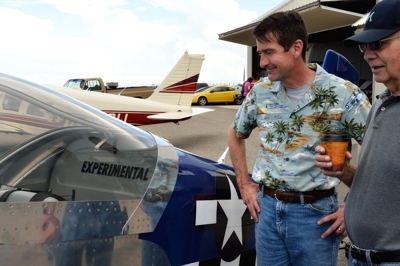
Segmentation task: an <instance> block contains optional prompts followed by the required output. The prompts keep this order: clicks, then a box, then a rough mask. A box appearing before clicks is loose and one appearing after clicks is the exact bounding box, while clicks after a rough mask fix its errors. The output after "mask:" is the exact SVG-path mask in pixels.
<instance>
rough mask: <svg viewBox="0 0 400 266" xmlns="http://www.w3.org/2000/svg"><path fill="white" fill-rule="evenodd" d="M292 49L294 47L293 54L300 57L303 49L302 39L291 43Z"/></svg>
mask: <svg viewBox="0 0 400 266" xmlns="http://www.w3.org/2000/svg"><path fill="white" fill-rule="evenodd" d="M292 47H293V49H294V55H295V57H296V58H297V57H299V56H300V57H301V52H302V51H303V41H302V40H300V39H298V40H296V41H295V42H294V43H293V45H292Z"/></svg>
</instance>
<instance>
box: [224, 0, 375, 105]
mask: <svg viewBox="0 0 400 266" xmlns="http://www.w3.org/2000/svg"><path fill="white" fill-rule="evenodd" d="M376 1H378V2H379V0H343V1H329V0H287V1H285V2H283V3H281V4H280V5H278V6H276V7H275V8H274V9H272V10H269V11H267V12H266V13H264V14H263V15H261V16H260V17H258V18H257V19H255V20H254V21H252V22H250V23H249V24H247V25H244V26H242V27H240V28H236V29H232V30H230V31H227V32H224V33H221V34H219V39H220V40H223V41H228V42H233V43H237V44H242V45H246V46H247V47H248V48H247V51H248V52H247V65H248V68H247V73H246V76H248V77H250V76H251V77H257V78H258V77H263V76H266V72H265V69H262V68H260V66H259V56H258V54H257V52H256V42H255V40H254V38H253V36H252V31H253V29H254V27H255V26H256V25H257V24H258V23H259V22H260V21H261V20H262V19H263V18H264V17H266V16H268V15H270V14H272V13H275V12H279V11H288V10H296V11H298V12H299V13H300V14H301V16H302V17H303V19H304V21H305V23H306V27H307V30H308V33H309V39H308V41H309V45H308V49H307V55H306V59H307V62H310V63H311V62H316V63H319V64H320V65H321V64H322V62H323V59H324V56H325V52H326V50H328V49H332V50H335V51H336V52H338V53H340V54H342V55H343V56H345V57H346V58H347V59H348V60H349V61H350V62H351V63H352V64H353V65H354V67H355V68H356V69H357V71H358V72H359V74H360V82H359V86H360V88H361V89H362V90H363V91H364V92H365V93H366V94H367V95H368V96H369V97H370V99H372V97H371V96H372V95H375V94H376V93H377V92H379V91H381V90H382V89H383V86H382V85H381V84H376V83H374V82H373V79H372V73H371V70H370V68H369V66H368V64H367V63H366V62H365V61H364V59H363V54H362V53H360V51H359V50H358V47H351V48H348V47H344V46H343V45H342V41H343V40H344V39H345V38H347V37H350V36H352V35H353V34H354V33H355V32H356V31H359V30H362V28H363V24H364V21H365V17H366V16H367V15H368V12H369V11H370V10H371V9H372V8H373V7H374V6H375V4H376ZM373 88H374V89H373Z"/></svg>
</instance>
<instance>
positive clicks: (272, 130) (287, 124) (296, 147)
mask: <svg viewBox="0 0 400 266" xmlns="http://www.w3.org/2000/svg"><path fill="white" fill-rule="evenodd" d="M253 35H254V37H255V39H256V42H257V51H258V53H259V54H260V66H261V67H262V68H264V69H266V71H267V74H268V77H265V78H261V79H260V80H259V82H257V84H256V85H255V86H254V87H253V89H252V90H251V91H250V93H249V95H248V96H247V97H246V99H245V101H244V102H243V104H242V106H241V107H240V109H239V110H238V112H237V114H236V117H235V120H234V122H233V125H232V126H231V127H230V129H229V133H228V140H229V148H230V155H231V159H232V163H233V166H234V168H235V172H236V176H237V183H238V186H239V189H240V192H241V196H242V199H243V201H244V203H245V204H246V205H247V207H248V209H249V211H250V213H251V215H252V217H253V219H254V220H255V221H256V226H255V230H256V231H255V233H256V252H257V263H258V265H274V266H279V265H282V266H287V265H299V266H303V265H318V266H323V265H330V266H336V265H337V257H338V249H339V244H340V236H341V234H342V232H340V231H338V230H332V228H335V229H336V228H340V227H341V226H342V228H343V227H344V225H343V210H342V209H339V205H338V202H337V196H336V195H337V194H336V192H335V186H336V185H337V184H338V183H339V182H340V181H339V180H338V179H337V178H332V177H329V176H325V175H323V174H322V172H321V169H320V168H318V167H316V166H315V159H314V155H315V151H314V148H315V147H316V146H317V145H318V144H319V143H320V137H321V136H322V135H323V134H326V133H333V134H334V133H347V134H349V135H350V136H351V137H352V138H354V139H356V140H357V141H358V142H359V143H361V140H362V133H363V129H364V125H365V121H366V118H367V115H368V112H369V108H370V103H369V100H368V98H367V97H366V95H365V94H364V93H363V92H362V91H361V90H360V89H359V88H358V87H357V86H356V85H354V84H353V83H351V82H349V81H345V80H343V79H341V78H339V77H336V76H334V75H332V74H328V73H327V72H326V71H325V70H324V69H322V68H321V67H320V66H319V65H317V64H310V65H307V64H306V63H305V54H306V48H307V39H308V35H307V30H306V27H305V24H304V21H303V20H302V18H301V16H300V15H299V14H298V13H297V12H294V11H288V12H278V13H275V14H272V15H270V16H268V17H267V18H265V19H264V20H263V21H261V22H260V23H259V24H258V25H257V26H256V28H255V29H254V31H253ZM255 128H258V130H259V135H260V140H261V148H260V150H259V151H258V155H257V159H256V163H255V165H254V169H253V173H252V176H251V178H250V177H249V175H248V172H247V163H246V152H245V150H246V149H245V139H246V138H248V137H249V136H250V133H251V132H252V130H253V129H255ZM330 214H331V217H333V218H332V219H333V221H330V222H326V223H324V224H321V225H319V224H318V223H317V222H318V221H319V220H320V219H322V218H323V217H325V216H327V215H330ZM328 230H329V232H331V231H335V232H336V233H335V234H328V233H327V231H328ZM321 236H322V237H321Z"/></svg>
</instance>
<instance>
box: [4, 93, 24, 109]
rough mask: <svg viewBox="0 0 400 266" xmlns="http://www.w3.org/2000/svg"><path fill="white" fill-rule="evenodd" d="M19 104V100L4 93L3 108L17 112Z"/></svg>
mask: <svg viewBox="0 0 400 266" xmlns="http://www.w3.org/2000/svg"><path fill="white" fill-rule="evenodd" d="M20 106H21V100H20V99H18V98H15V97H13V96H11V95H6V96H5V97H4V100H3V110H9V111H14V112H18V111H19V108H20Z"/></svg>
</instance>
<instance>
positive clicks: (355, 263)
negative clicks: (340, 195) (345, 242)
mask: <svg viewBox="0 0 400 266" xmlns="http://www.w3.org/2000/svg"><path fill="white" fill-rule="evenodd" d="M373 265H379V266H400V262H384V263H379V264H373V263H371V262H365V261H360V260H356V259H353V257H352V256H351V253H350V252H349V261H348V266H373Z"/></svg>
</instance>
